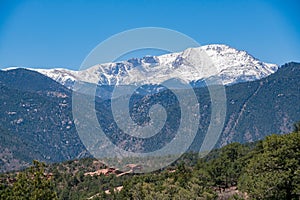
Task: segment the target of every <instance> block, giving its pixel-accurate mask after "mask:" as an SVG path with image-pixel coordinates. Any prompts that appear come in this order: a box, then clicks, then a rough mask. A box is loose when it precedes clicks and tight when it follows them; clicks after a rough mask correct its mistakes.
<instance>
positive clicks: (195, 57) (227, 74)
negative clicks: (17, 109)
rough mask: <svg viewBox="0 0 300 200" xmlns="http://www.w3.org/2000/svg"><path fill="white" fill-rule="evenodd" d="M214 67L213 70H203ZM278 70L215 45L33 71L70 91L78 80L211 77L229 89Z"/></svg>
mask: <svg viewBox="0 0 300 200" xmlns="http://www.w3.org/2000/svg"><path fill="white" fill-rule="evenodd" d="M204 52H205V53H204ZM207 58H209V60H210V61H208V60H207ZM211 63H212V64H213V65H214V67H211V68H206V69H204V68H203V66H205V65H208V64H211ZM277 69H278V66H277V65H275V64H269V63H264V62H261V61H259V60H258V59H256V58H254V57H252V56H251V55H249V54H248V53H247V52H246V51H239V50H236V49H234V48H231V47H229V46H227V45H219V44H213V45H206V46H201V47H198V48H189V49H186V50H185V51H183V52H177V53H170V54H165V55H161V56H146V57H144V58H132V59H129V60H127V61H121V62H115V63H105V64H98V65H95V66H93V67H91V68H88V69H86V70H82V71H72V70H68V69H32V70H35V71H38V72H40V73H42V74H44V75H46V76H48V77H50V78H52V79H54V80H55V81H57V82H59V83H61V84H63V85H66V86H67V87H72V83H74V81H76V80H78V81H84V82H88V83H96V84H108V85H127V84H136V83H140V84H149V83H151V84H158V83H161V82H163V81H166V80H168V79H170V78H179V79H182V80H184V81H186V82H192V81H197V80H200V79H206V78H209V77H219V78H221V80H222V82H223V84H224V85H230V84H234V83H237V82H245V81H253V80H257V79H261V78H263V77H266V76H268V75H270V74H272V73H274V72H275V71H277Z"/></svg>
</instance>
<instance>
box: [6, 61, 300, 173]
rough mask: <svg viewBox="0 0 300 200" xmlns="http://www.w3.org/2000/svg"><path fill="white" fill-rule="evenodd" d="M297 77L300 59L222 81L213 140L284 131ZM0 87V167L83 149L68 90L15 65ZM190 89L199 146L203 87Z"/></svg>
mask: <svg viewBox="0 0 300 200" xmlns="http://www.w3.org/2000/svg"><path fill="white" fill-rule="evenodd" d="M299 80H300V64H299V63H289V64H286V65H284V66H282V67H281V68H280V69H279V70H278V71H277V72H276V73H274V74H272V75H270V76H267V77H265V78H263V79H261V80H256V81H252V82H246V83H238V84H234V85H228V86H226V95H227V115H226V121H225V126H224V129H223V132H222V135H221V137H220V139H219V142H218V144H217V145H218V146H223V145H225V144H227V143H230V142H233V141H239V142H247V141H256V140H258V139H261V138H264V137H265V136H266V135H269V134H271V133H278V134H282V133H288V132H290V130H291V129H292V125H293V123H295V122H296V121H299V120H300V107H299V105H298V104H299V100H300V90H299V88H300V85H299ZM0 92H1V96H0V105H1V106H0V138H1V140H0V150H1V152H2V154H0V171H6V170H12V169H18V167H22V166H26V165H28V164H29V163H31V159H38V160H42V161H46V162H60V161H63V160H69V159H74V158H77V157H83V156H87V155H89V154H88V153H87V151H86V149H85V147H84V146H83V144H82V143H81V141H80V139H79V136H78V134H77V132H76V129H75V126H74V120H73V117H72V99H71V96H72V93H71V91H70V90H68V89H67V88H65V87H64V86H62V85H60V84H58V83H57V82H55V81H53V80H52V79H50V78H49V77H46V76H44V75H42V74H39V73H36V72H32V71H29V70H25V69H16V70H10V71H0ZM195 92H196V94H197V97H198V99H199V102H200V105H201V106H200V113H201V120H200V123H199V124H200V125H199V130H198V135H197V137H196V140H195V141H194V144H193V145H192V147H191V149H194V150H196V149H197V148H199V143H201V141H202V139H203V134H204V133H205V132H206V129H207V127H208V124H209V119H210V112H211V109H210V106H211V104H210V97H209V93H208V91H207V88H205V87H200V88H195ZM154 95H157V94H154ZM134 100H138V99H134ZM165 100H168V99H165ZM99 102H100V100H99ZM107 102H109V101H107ZM150 103H151V102H150ZM141 105H143V104H141ZM108 108H109V107H101V106H98V101H97V102H96V109H97V113H98V114H101V115H102V116H104V117H105V118H103V119H102V120H104V121H103V123H105V120H108V119H109V116H107V114H106V111H107V109H108ZM138 114H139V113H138ZM134 117H135V116H134ZM116 133H117V132H115V133H114V132H112V133H111V135H116ZM129 142H130V141H129ZM127 145H129V146H130V143H128V144H127ZM9 163H14V164H11V165H10V164H9Z"/></svg>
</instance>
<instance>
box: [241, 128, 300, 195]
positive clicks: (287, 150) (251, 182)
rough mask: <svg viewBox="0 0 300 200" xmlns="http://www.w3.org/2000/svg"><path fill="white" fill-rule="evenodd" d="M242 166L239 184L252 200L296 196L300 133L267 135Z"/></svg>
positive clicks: (299, 177)
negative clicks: (243, 166)
mask: <svg viewBox="0 0 300 200" xmlns="http://www.w3.org/2000/svg"><path fill="white" fill-rule="evenodd" d="M260 148H261V149H260V152H259V153H257V154H255V155H254V156H253V157H252V158H251V159H250V160H249V164H248V165H247V167H246V168H245V173H244V174H243V175H242V176H241V178H240V184H239V185H240V187H241V188H242V189H243V190H245V191H247V192H248V193H249V195H251V196H252V197H253V198H255V199H287V200H290V199H295V200H296V199H299V197H300V132H299V131H298V132H293V133H290V134H287V135H284V136H279V135H271V136H268V137H267V138H266V139H265V140H264V141H262V145H261V146H260Z"/></svg>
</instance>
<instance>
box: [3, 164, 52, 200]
mask: <svg viewBox="0 0 300 200" xmlns="http://www.w3.org/2000/svg"><path fill="white" fill-rule="evenodd" d="M1 187H2V191H3V192H0V197H1V199H7V200H10V199H11V200H40V199H43V200H55V199H57V195H56V193H55V192H54V187H53V183H52V181H51V178H50V177H48V176H47V174H46V172H45V164H44V163H40V162H38V161H33V166H32V167H30V168H28V169H26V170H25V171H23V172H20V173H19V174H18V175H17V177H16V180H15V182H14V183H13V184H12V185H11V186H9V185H1Z"/></svg>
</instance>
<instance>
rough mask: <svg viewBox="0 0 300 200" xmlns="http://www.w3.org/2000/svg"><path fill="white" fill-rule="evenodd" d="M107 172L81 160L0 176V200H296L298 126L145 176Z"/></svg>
mask: <svg viewBox="0 0 300 200" xmlns="http://www.w3.org/2000/svg"><path fill="white" fill-rule="evenodd" d="M105 169H108V168H107V166H105V165H103V164H102V163H101V162H99V161H98V160H96V159H93V158H84V159H80V160H73V161H68V162H64V163H57V164H51V165H45V164H44V163H41V162H38V161H34V162H33V165H32V166H31V167H29V168H27V169H25V170H23V171H20V172H10V173H4V174H1V179H0V180H1V185H0V199H8V200H9V199H134V200H135V199H136V200H137V199H149V200H150V199H159V200H160V199H287V200H289V199H297V200H298V199H299V198H300V123H297V124H296V125H295V128H294V131H293V132H292V133H289V134H285V135H275V134H274V135H270V136H267V137H266V138H265V139H264V140H261V141H258V142H255V143H247V144H240V143H231V144H229V145H227V146H224V147H222V148H220V149H215V150H213V151H212V152H210V153H209V154H208V155H207V156H205V157H204V158H198V154H194V153H186V154H184V155H183V156H182V157H181V158H180V159H179V160H178V161H177V162H176V163H174V164H172V165H171V166H168V167H166V168H165V169H161V170H159V171H156V172H152V173H147V174H132V173H128V174H122V173H121V174H120V173H117V172H116V171H113V170H111V171H109V170H106V171H105V172H106V173H104V172H103V173H100V174H97V175H96V174H92V173H89V172H95V171H101V170H102V171H103V170H105Z"/></svg>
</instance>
